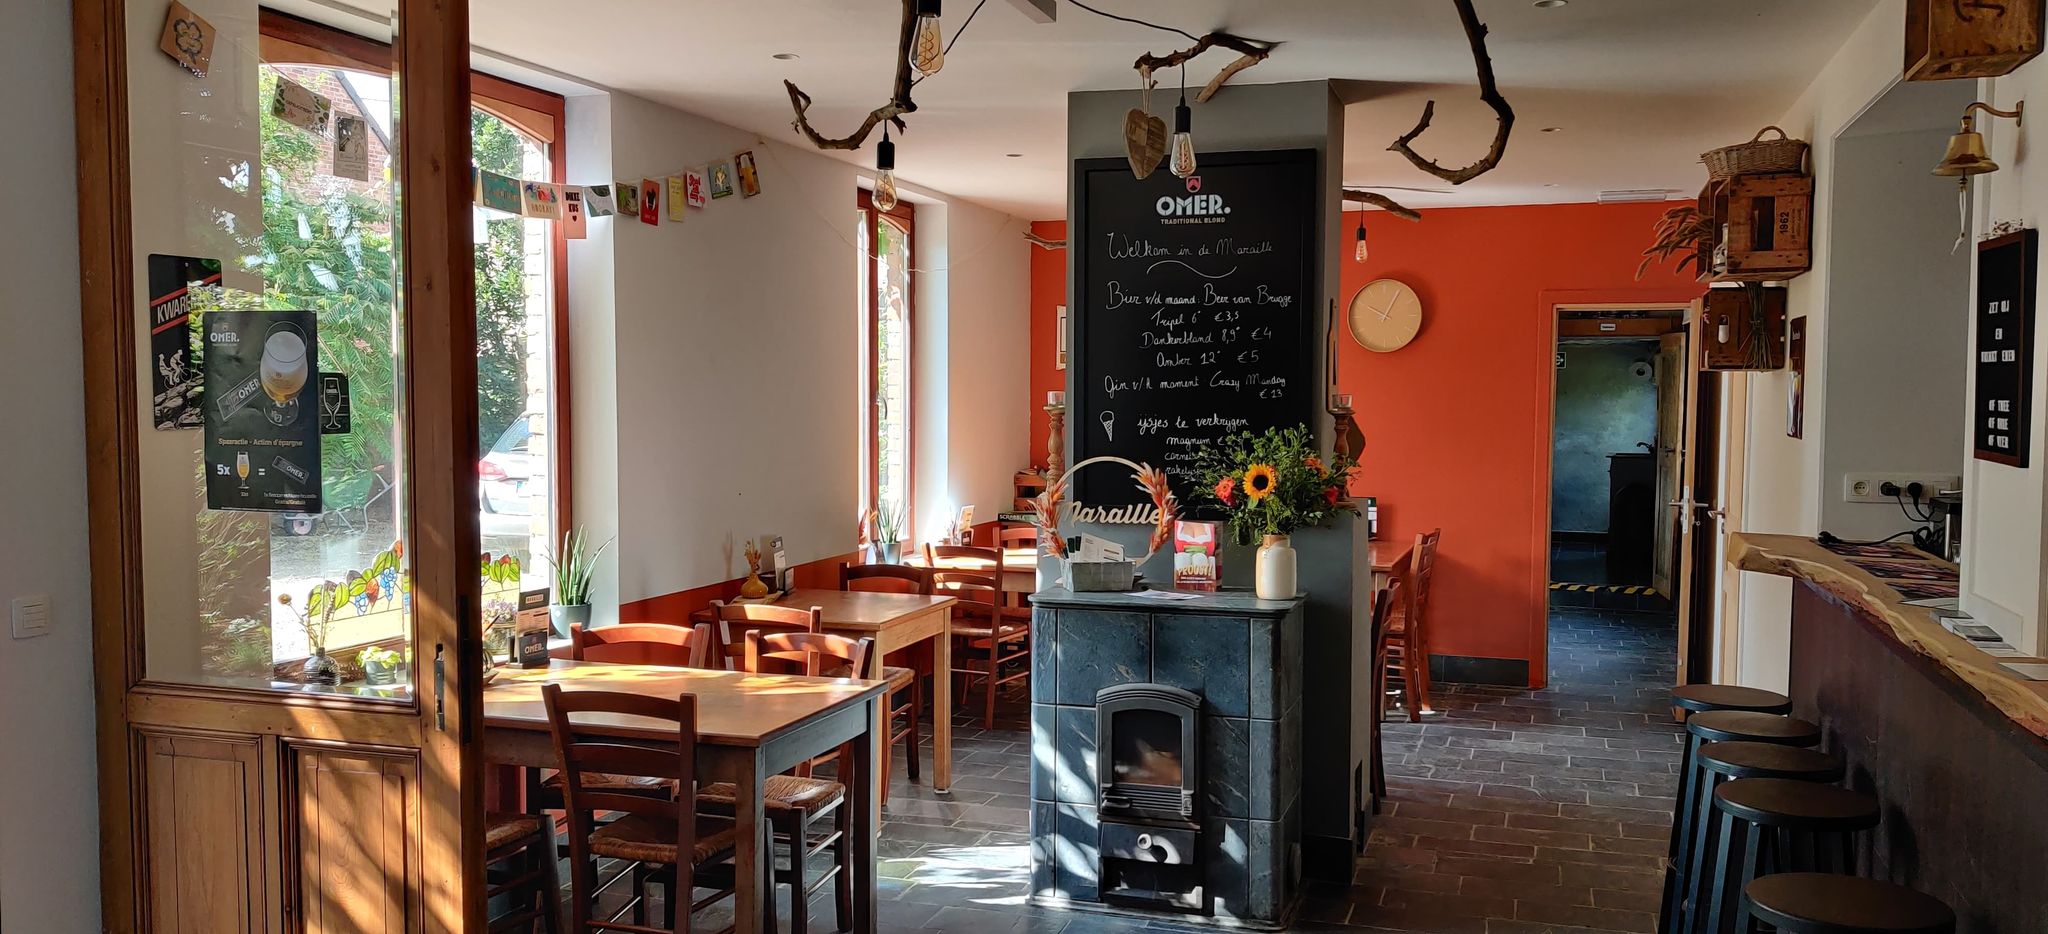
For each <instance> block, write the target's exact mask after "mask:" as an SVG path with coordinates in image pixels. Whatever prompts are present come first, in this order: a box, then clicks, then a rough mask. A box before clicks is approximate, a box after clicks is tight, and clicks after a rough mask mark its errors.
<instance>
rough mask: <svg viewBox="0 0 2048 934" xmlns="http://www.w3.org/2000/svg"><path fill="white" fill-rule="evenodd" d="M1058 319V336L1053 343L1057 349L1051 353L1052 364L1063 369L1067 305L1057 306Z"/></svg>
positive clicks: (1065, 363) (1065, 364) (1065, 351)
mask: <svg viewBox="0 0 2048 934" xmlns="http://www.w3.org/2000/svg"><path fill="white" fill-rule="evenodd" d="M1059 321H1060V323H1059V337H1058V338H1057V340H1058V343H1057V344H1055V345H1054V347H1056V348H1057V350H1056V351H1055V353H1054V354H1053V365H1054V366H1055V367H1057V368H1059V369H1062V370H1064V369H1066V368H1067V306H1065V305H1061V306H1059Z"/></svg>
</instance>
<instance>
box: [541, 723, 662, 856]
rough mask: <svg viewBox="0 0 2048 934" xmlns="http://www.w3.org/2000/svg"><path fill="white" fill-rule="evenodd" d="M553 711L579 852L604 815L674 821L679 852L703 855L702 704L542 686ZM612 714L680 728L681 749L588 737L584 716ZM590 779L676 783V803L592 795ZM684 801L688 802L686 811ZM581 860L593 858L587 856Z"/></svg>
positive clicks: (595, 792)
mask: <svg viewBox="0 0 2048 934" xmlns="http://www.w3.org/2000/svg"><path fill="white" fill-rule="evenodd" d="M541 699H542V701H543V702H544V703H545V704H546V706H547V712H548V733H549V734H550V736H552V738H553V739H554V743H555V757H556V759H557V764H558V765H559V766H560V767H561V770H562V796H563V802H564V804H565V805H566V809H567V811H568V814H569V841H570V846H571V847H572V848H573V849H574V850H577V851H580V850H582V849H583V848H584V847H585V846H587V845H588V843H587V842H586V841H588V840H589V839H590V833H591V831H592V830H594V829H595V828H594V827H593V821H592V818H593V815H595V813H596V812H598V811H619V812H623V813H626V814H632V815H635V816H638V817H644V818H648V819H650V820H659V821H674V822H675V824H676V840H677V845H678V852H681V853H685V854H687V853H689V852H691V851H692V850H693V849H694V848H695V837H696V832H697V814H696V811H697V808H696V801H697V794H696V790H695V789H696V781H697V771H696V770H697V751H696V750H697V698H696V696H695V695H691V694H683V695H679V696H677V697H676V698H675V699H673V700H671V699H669V698H666V697H650V696H648V695H645V694H628V693H623V692H618V691H564V690H562V686H561V685H559V684H553V683H549V684H544V685H542V686H541ZM585 714H612V715H625V716H633V717H642V718H646V719H649V720H659V721H665V722H668V723H673V724H675V730H676V734H675V735H676V745H675V746H674V747H667V746H665V745H664V746H663V747H660V748H654V747H648V746H636V745H629V744H627V743H623V742H620V741H619V740H618V739H617V738H615V737H608V736H605V735H602V734H597V733H591V732H587V731H585V730H580V729H579V728H578V726H577V723H576V720H577V717H578V716H579V715H585ZM586 774H606V775H623V776H627V777H631V778H659V779H670V780H673V781H675V782H676V787H677V788H678V789H680V793H679V794H678V796H677V797H676V798H675V799H670V798H666V797H656V796H648V795H636V794H622V793H618V792H607V791H602V790H599V789H597V788H587V787H585V786H584V784H583V776H584V775H586ZM677 801H682V802H687V805H679V804H678V803H677ZM576 858H578V859H583V858H585V856H584V854H583V853H581V852H577V853H576Z"/></svg>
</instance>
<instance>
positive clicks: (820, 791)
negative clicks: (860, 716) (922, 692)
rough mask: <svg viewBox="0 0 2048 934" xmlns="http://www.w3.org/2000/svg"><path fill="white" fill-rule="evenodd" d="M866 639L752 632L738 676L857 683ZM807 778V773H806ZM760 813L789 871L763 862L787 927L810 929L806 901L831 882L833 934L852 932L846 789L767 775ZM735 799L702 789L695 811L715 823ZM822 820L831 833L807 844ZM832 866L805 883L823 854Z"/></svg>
mask: <svg viewBox="0 0 2048 934" xmlns="http://www.w3.org/2000/svg"><path fill="white" fill-rule="evenodd" d="M874 644H875V643H874V640H873V639H861V640H858V641H855V640H853V639H849V638H847V637H845V636H835V635H833V634H831V633H823V632H788V633H765V632H760V631H751V632H748V633H747V635H746V648H745V651H744V653H743V655H742V656H741V659H742V661H741V664H742V668H741V670H742V671H750V672H759V671H761V670H762V666H763V665H764V664H767V663H769V662H771V661H782V662H785V663H788V664H791V665H794V666H796V668H797V669H798V673H800V674H805V675H811V676H816V677H833V676H841V675H844V676H850V677H863V676H865V675H866V674H867V672H868V666H869V664H870V663H871V662H872V661H873V659H872V658H871V657H870V656H871V655H872V654H873V651H874ZM833 755H835V756H836V755H837V753H834V754H833ZM806 770H808V769H806ZM764 785H765V790H764V792H763V795H762V798H763V804H764V807H763V808H762V811H763V813H764V814H766V815H767V819H768V827H769V829H770V830H771V831H773V832H774V834H775V839H776V841H777V842H780V843H784V844H786V845H787V846H788V847H789V868H788V869H786V870H778V869H776V867H775V854H774V852H773V848H770V851H769V852H768V853H767V854H766V856H767V859H768V871H769V872H770V873H771V874H773V875H774V876H775V879H776V881H777V882H779V883H788V885H789V927H790V930H792V931H794V932H796V934H803V932H804V931H806V930H807V929H808V927H809V925H810V918H811V911H810V900H811V893H813V892H816V891H817V890H818V889H819V888H821V887H823V886H824V885H825V883H827V882H832V881H834V880H837V882H838V885H837V886H836V887H835V888H834V890H833V907H834V910H835V913H836V914H837V915H838V918H837V921H838V925H839V930H842V931H846V930H851V929H852V927H853V888H852V886H853V863H852V859H853V856H852V850H851V849H850V848H849V847H848V843H850V842H851V835H852V833H853V811H852V810H851V809H849V808H846V807H843V806H842V805H844V804H845V803H846V786H844V785H841V784H840V783H838V782H833V781H826V780H824V779H819V778H811V777H809V776H800V775H772V776H769V778H768V779H767V781H766V782H765V783H764ZM737 796H738V792H737V791H736V790H735V789H734V787H733V786H732V785H731V784H728V783H725V782H720V783H718V784H714V785H708V786H706V787H705V788H704V790H703V792H702V794H700V795H699V796H698V803H699V806H700V807H703V808H704V809H705V810H707V811H709V812H711V813H714V814H719V815H730V814H732V813H733V810H734V808H736V807H738V804H739V802H738V797H737ZM826 817H831V818H832V825H831V827H830V829H828V830H827V831H826V832H825V834H824V835H823V836H816V837H814V836H813V827H814V826H815V825H816V824H817V823H818V822H819V821H821V820H823V819H824V818H826ZM828 847H829V848H831V850H832V863H831V865H830V866H829V867H828V868H827V869H826V870H825V871H824V872H823V873H820V874H819V875H818V876H817V877H816V878H812V877H810V863H811V859H812V858H813V857H815V856H817V855H818V854H819V853H822V852H824V851H825V849H826V848H828Z"/></svg>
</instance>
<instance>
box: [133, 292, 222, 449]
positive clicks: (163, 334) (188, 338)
mask: <svg viewBox="0 0 2048 934" xmlns="http://www.w3.org/2000/svg"><path fill="white" fill-rule="evenodd" d="M217 285H220V260H217V259H197V258H194V257H190V256H166V255H163V254H160V253H152V254H150V257H149V362H150V371H151V374H152V375H151V377H150V388H151V389H152V390H153V391H154V394H155V401H156V428H157V430H158V431H175V430H177V429H180V428H198V427H199V426H200V424H201V416H202V412H201V410H200V395H199V393H200V388H201V385H202V384H201V381H200V371H199V360H198V358H197V357H195V356H194V355H193V353H192V318H191V310H192V289H193V288H195V287H197V288H207V287H212V286H217Z"/></svg>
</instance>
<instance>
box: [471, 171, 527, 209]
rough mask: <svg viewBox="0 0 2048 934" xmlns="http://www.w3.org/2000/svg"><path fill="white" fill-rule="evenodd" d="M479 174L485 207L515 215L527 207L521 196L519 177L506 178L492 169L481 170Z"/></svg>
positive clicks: (479, 186) (479, 184)
mask: <svg viewBox="0 0 2048 934" xmlns="http://www.w3.org/2000/svg"><path fill="white" fill-rule="evenodd" d="M477 176H478V178H479V181H478V183H477V184H478V188H479V189H480V190H481V192H482V194H481V196H480V197H481V199H482V202H483V206H484V207H487V208H490V209H491V210H493V211H503V212H505V213H507V214H514V215H516V214H519V213H521V212H523V211H524V210H525V209H526V205H525V202H524V201H523V200H522V199H521V198H520V196H519V180H518V179H516V178H506V177H505V176H503V175H499V174H498V173H496V172H491V171H479V172H477Z"/></svg>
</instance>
